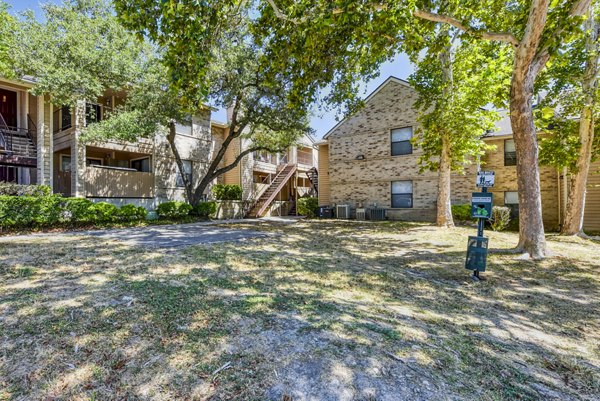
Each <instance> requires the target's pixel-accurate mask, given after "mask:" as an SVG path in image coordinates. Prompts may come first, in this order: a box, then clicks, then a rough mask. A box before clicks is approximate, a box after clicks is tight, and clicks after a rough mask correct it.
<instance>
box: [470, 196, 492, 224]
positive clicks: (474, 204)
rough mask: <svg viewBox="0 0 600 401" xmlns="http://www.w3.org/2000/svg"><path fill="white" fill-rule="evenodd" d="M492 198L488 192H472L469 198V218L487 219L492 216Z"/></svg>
mask: <svg viewBox="0 0 600 401" xmlns="http://www.w3.org/2000/svg"><path fill="white" fill-rule="evenodd" d="M493 200H494V196H493V195H492V194H491V193H489V192H473V194H472V197H471V217H473V218H475V219H489V218H490V217H491V215H492V205H493Z"/></svg>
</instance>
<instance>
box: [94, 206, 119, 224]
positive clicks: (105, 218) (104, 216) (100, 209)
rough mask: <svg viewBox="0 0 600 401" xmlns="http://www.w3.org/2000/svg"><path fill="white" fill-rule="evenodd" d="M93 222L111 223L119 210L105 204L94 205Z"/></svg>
mask: <svg viewBox="0 0 600 401" xmlns="http://www.w3.org/2000/svg"><path fill="white" fill-rule="evenodd" d="M93 210H94V212H95V220H96V221H97V222H98V223H111V222H114V221H115V220H116V218H117V213H118V212H119V208H118V207H116V206H115V205H113V204H110V203H107V202H98V203H94V206H93Z"/></svg>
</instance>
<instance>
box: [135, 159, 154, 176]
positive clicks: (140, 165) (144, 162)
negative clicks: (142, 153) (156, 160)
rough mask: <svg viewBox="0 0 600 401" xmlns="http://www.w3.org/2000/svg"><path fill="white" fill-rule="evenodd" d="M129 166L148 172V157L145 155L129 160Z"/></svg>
mask: <svg viewBox="0 0 600 401" xmlns="http://www.w3.org/2000/svg"><path fill="white" fill-rule="evenodd" d="M131 168H134V169H136V170H137V171H141V172H143V173H149V172H150V158H149V157H145V158H143V159H136V160H132V161H131Z"/></svg>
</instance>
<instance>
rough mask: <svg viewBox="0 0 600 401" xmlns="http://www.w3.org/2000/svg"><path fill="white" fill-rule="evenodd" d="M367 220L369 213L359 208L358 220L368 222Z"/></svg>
mask: <svg viewBox="0 0 600 401" xmlns="http://www.w3.org/2000/svg"><path fill="white" fill-rule="evenodd" d="M366 219H367V212H366V210H365V209H364V208H357V209H356V220H366Z"/></svg>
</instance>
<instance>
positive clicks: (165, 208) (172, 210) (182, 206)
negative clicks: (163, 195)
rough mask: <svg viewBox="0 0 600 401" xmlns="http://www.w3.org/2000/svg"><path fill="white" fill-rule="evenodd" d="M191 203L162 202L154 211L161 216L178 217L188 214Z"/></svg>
mask: <svg viewBox="0 0 600 401" xmlns="http://www.w3.org/2000/svg"><path fill="white" fill-rule="evenodd" d="M191 210H192V205H190V204H189V203H185V202H179V201H172V202H164V203H161V204H160V205H158V207H157V208H156V211H157V212H158V215H159V216H160V217H162V218H170V219H180V218H182V217H185V216H187V215H188V214H190V211H191Z"/></svg>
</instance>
